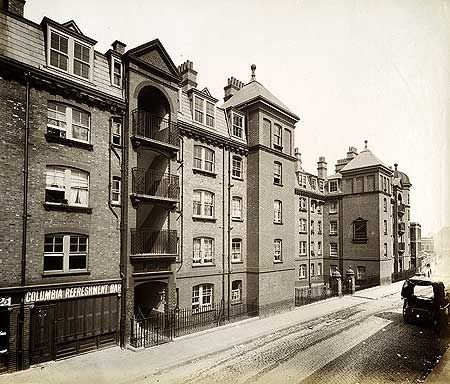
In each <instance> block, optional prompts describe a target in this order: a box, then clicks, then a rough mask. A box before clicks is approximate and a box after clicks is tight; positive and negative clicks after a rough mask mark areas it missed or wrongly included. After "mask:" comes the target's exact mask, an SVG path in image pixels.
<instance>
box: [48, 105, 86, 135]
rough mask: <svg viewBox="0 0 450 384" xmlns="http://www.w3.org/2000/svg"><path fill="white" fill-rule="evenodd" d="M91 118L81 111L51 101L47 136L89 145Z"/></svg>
mask: <svg viewBox="0 0 450 384" xmlns="http://www.w3.org/2000/svg"><path fill="white" fill-rule="evenodd" d="M90 129H91V117H90V115H89V113H87V112H85V111H82V110H81V109H77V108H73V107H69V106H67V105H65V104H61V103H57V102H55V101H49V102H48V104H47V135H49V136H54V137H61V138H66V139H72V140H77V141H82V142H85V143H89V141H90Z"/></svg>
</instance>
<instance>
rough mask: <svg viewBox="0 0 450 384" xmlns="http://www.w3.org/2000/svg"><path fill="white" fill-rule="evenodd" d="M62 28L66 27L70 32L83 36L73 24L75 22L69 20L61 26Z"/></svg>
mask: <svg viewBox="0 0 450 384" xmlns="http://www.w3.org/2000/svg"><path fill="white" fill-rule="evenodd" d="M61 25H62V26H63V27H66V28H67V29H70V30H71V31H73V32H75V33H78V34H80V35H83V36H84V34H83V32H81V29H80V28H78V25H77V24H76V23H75V21H73V20H70V21H68V22H67V23H64V24H61Z"/></svg>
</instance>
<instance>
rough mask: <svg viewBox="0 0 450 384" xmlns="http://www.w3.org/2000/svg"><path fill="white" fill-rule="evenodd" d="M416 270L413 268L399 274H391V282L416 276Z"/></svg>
mask: <svg viewBox="0 0 450 384" xmlns="http://www.w3.org/2000/svg"><path fill="white" fill-rule="evenodd" d="M416 272H417V270H416V269H415V268H412V269H407V270H404V271H400V272H393V273H392V275H391V279H392V282H393V283H395V282H396V281H400V280H405V279H409V278H410V277H412V276H414V275H415V274H416Z"/></svg>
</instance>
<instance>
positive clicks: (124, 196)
mask: <svg viewBox="0 0 450 384" xmlns="http://www.w3.org/2000/svg"><path fill="white" fill-rule="evenodd" d="M126 69H127V70H126V71H125V73H126V77H125V79H124V84H123V86H124V89H125V102H126V106H127V107H126V112H125V119H124V121H123V124H122V139H123V143H122V144H123V145H122V168H121V178H122V180H121V181H122V191H121V196H120V200H121V202H122V205H121V210H120V278H121V283H122V286H121V302H120V347H121V348H125V345H126V340H125V334H126V329H127V325H126V321H127V309H126V307H127V294H128V288H127V274H128V204H129V200H128V167H129V164H128V156H129V154H128V147H129V140H130V136H129V132H130V129H129V123H130V109H129V103H128V84H129V71H128V68H126Z"/></svg>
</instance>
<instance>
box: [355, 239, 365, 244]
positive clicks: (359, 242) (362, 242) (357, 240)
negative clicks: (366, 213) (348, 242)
mask: <svg viewBox="0 0 450 384" xmlns="http://www.w3.org/2000/svg"><path fill="white" fill-rule="evenodd" d="M367 240H368V239H352V243H353V244H365V243H367Z"/></svg>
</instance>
